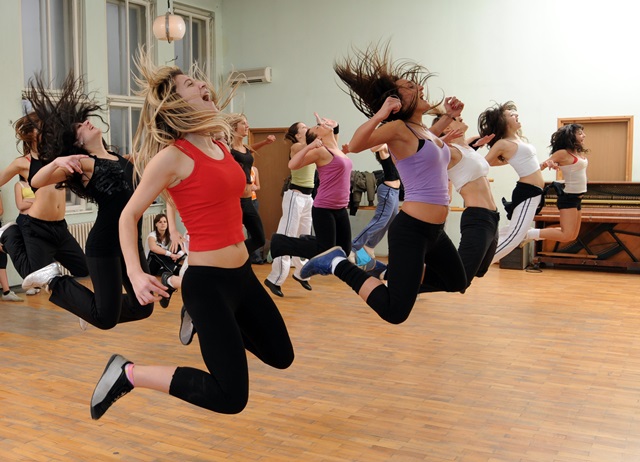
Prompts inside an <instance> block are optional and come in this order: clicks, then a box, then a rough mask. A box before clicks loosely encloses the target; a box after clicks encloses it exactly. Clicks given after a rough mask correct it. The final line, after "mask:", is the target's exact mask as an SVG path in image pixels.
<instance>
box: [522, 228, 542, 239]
mask: <svg viewBox="0 0 640 462" xmlns="http://www.w3.org/2000/svg"><path fill="white" fill-rule="evenodd" d="M531 239H533V240H536V241H539V240H541V239H542V238H541V237H540V228H531V229H529V230H528V231H527V236H526V237H525V240H531Z"/></svg>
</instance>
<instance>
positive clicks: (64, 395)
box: [0, 265, 640, 462]
mask: <svg viewBox="0 0 640 462" xmlns="http://www.w3.org/2000/svg"><path fill="white" fill-rule="evenodd" d="M254 269H255V271H256V273H257V274H258V277H259V278H260V279H261V280H263V279H264V278H265V277H266V275H267V274H268V271H269V266H267V265H265V266H254ZM312 285H313V291H312V292H307V291H305V290H303V289H302V288H301V287H300V286H299V285H298V284H297V283H296V282H295V281H293V279H289V280H288V281H287V283H286V284H285V285H284V287H283V290H284V292H285V298H283V299H277V300H276V301H277V303H278V306H279V307H280V309H281V311H282V313H283V316H284V318H285V320H286V322H287V325H288V327H289V331H290V334H291V337H292V340H293V342H294V346H295V349H296V360H295V362H294V364H293V366H292V367H291V368H289V369H288V370H284V371H280V370H275V369H271V368H269V367H267V366H265V365H264V364H262V363H260V362H259V361H258V360H256V358H255V357H253V356H251V355H249V367H250V378H251V394H250V401H249V405H248V406H247V408H246V409H245V411H244V412H242V413H241V414H239V415H233V416H228V415H220V414H215V413H212V412H208V411H205V410H202V409H199V408H196V407H195V406H192V405H190V404H187V403H184V402H181V401H179V400H177V399H175V398H173V397H171V396H168V395H164V394H162V393H158V392H154V391H151V390H142V389H136V390H134V391H133V392H132V393H130V394H129V395H127V396H126V397H124V398H123V399H121V400H120V401H118V402H117V403H116V404H115V405H114V406H113V407H112V408H111V409H110V410H109V412H107V414H106V415H105V416H104V417H103V418H102V419H101V420H99V421H92V420H91V418H90V415H89V399H90V397H91V393H92V391H93V387H94V385H95V382H96V380H97V379H98V377H99V376H100V374H101V372H102V369H103V367H104V365H105V363H106V361H107V359H108V358H109V356H110V355H111V354H112V353H114V352H118V353H121V354H123V355H124V356H126V357H128V358H129V359H131V360H134V361H136V362H137V363H139V364H165V365H190V366H195V367H202V359H201V357H200V354H199V350H198V344H197V340H195V341H194V343H193V344H192V345H191V346H189V347H184V346H182V345H181V344H180V343H179V341H178V337H177V333H178V326H179V310H180V306H181V300H180V294H179V293H177V294H175V295H174V298H173V300H172V302H171V305H170V306H169V308H168V309H166V310H163V309H161V308H160V307H158V308H157V309H156V311H155V312H154V314H153V315H152V316H151V318H149V319H147V320H144V321H141V322H137V323H129V324H124V325H119V326H117V327H116V328H115V329H113V330H110V331H100V330H98V329H95V328H93V327H89V329H88V330H87V331H85V332H83V331H81V330H80V328H79V327H78V322H77V318H75V317H74V316H72V315H70V314H69V313H67V312H65V311H63V310H61V309H59V308H57V307H54V306H53V305H52V304H50V303H49V302H48V301H47V298H46V295H44V294H40V295H37V296H34V297H28V298H27V301H26V302H24V303H6V302H0V365H1V368H0V461H47V462H48V461H112V460H114V461H115V460H121V461H367V462H368V461H438V462H440V461H473V462H475V461H483V462H484V461H487V462H488V461H491V462H507V461H508V462H513V461H522V462H531V461H544V462H549V461H556V462H577V461H598V462H617V461H639V460H640V309H639V303H638V296H637V294H638V288H639V287H640V279H639V276H638V275H627V274H610V273H596V272H578V271H569V270H552V269H545V270H544V271H543V272H542V273H527V272H525V271H516V270H504V269H499V268H498V267H497V266H494V267H493V268H492V269H491V270H490V271H489V273H488V274H487V276H486V277H485V278H483V279H479V280H476V281H475V282H474V284H473V286H472V287H471V288H470V289H469V290H468V291H467V293H466V294H465V295H461V294H430V295H428V296H424V295H423V296H422V297H421V299H420V300H419V301H418V302H417V304H416V306H415V308H414V310H413V313H412V314H411V316H410V318H409V320H408V321H407V322H406V323H404V324H402V325H398V326H395V325H390V324H386V323H384V322H383V321H381V320H380V319H379V318H378V317H377V316H376V315H375V314H374V313H373V312H372V311H371V310H369V309H368V308H367V307H366V306H365V305H364V303H363V302H361V301H360V299H359V298H358V297H357V296H356V295H355V294H354V293H352V292H351V290H350V289H348V288H347V287H346V286H344V285H343V284H342V283H341V282H339V281H338V280H337V279H335V278H333V277H324V278H323V277H316V278H314V279H313V280H312ZM212 308H215V300H212ZM196 339H197V337H196Z"/></svg>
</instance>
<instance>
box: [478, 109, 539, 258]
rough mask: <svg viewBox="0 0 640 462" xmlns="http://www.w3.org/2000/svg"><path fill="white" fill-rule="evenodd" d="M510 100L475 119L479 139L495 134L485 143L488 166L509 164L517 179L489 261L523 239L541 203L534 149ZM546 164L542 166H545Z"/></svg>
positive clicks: (509, 250)
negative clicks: (525, 135) (476, 120)
mask: <svg viewBox="0 0 640 462" xmlns="http://www.w3.org/2000/svg"><path fill="white" fill-rule="evenodd" d="M516 111H517V108H516V106H515V104H514V103H513V102H512V101H507V102H506V103H504V104H501V105H497V106H494V107H491V108H489V109H487V110H485V111H484V112H483V113H482V114H480V117H479V118H478V129H479V131H480V136H487V135H491V134H493V135H495V137H494V138H493V139H492V140H491V141H489V147H490V149H489V153H488V154H487V156H486V159H487V162H489V165H491V166H500V165H506V164H509V165H511V166H512V167H513V169H514V170H515V171H516V173H517V174H518V176H519V179H518V183H517V184H516V187H515V189H514V190H513V193H512V201H511V204H505V205H506V206H507V207H505V208H506V209H507V218H508V219H509V220H510V221H509V225H508V226H505V227H502V228H500V239H499V241H498V248H497V249H496V254H495V256H494V258H493V261H494V262H497V261H499V260H500V259H502V258H503V257H504V256H506V255H508V254H509V253H510V252H511V251H512V250H513V249H515V248H516V247H517V246H518V245H520V243H521V242H522V241H523V240H524V239H525V237H526V235H527V231H528V230H529V228H531V224H532V223H533V217H534V216H535V215H536V212H537V209H538V207H539V206H540V203H541V200H542V188H543V187H544V179H543V178H542V172H541V170H540V163H539V162H538V158H537V156H536V150H535V148H534V147H533V146H532V145H531V144H529V143H527V142H526V138H524V137H523V136H522V132H521V128H522V124H521V123H520V121H519V119H518V113H517V112H516ZM545 165H546V164H545Z"/></svg>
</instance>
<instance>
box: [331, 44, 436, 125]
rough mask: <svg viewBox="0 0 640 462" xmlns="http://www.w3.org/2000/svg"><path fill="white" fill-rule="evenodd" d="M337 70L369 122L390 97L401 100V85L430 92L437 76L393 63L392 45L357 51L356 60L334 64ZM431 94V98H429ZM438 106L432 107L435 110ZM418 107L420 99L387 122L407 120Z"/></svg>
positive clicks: (414, 66)
mask: <svg viewBox="0 0 640 462" xmlns="http://www.w3.org/2000/svg"><path fill="white" fill-rule="evenodd" d="M333 70H334V71H335V72H336V74H338V77H340V80H342V82H343V83H344V84H345V85H346V86H347V88H346V90H345V93H347V94H349V96H351V100H352V101H353V104H354V105H355V106H356V108H357V109H358V110H359V111H360V112H362V113H363V114H364V115H366V116H367V117H368V118H371V117H373V115H374V114H375V113H376V112H378V111H379V110H380V108H381V107H382V105H383V104H384V102H385V100H386V99H387V98H388V97H389V96H394V97H396V98H398V99H400V93H399V91H398V84H397V81H398V80H399V79H406V80H409V81H411V82H414V83H416V84H419V85H422V86H424V87H425V88H426V82H427V79H429V78H430V77H432V76H433V74H432V73H431V72H429V71H428V70H427V69H426V68H425V67H424V66H421V65H419V64H417V63H414V62H411V61H393V60H392V58H391V53H390V51H389V43H386V44H381V43H378V44H372V45H369V46H368V47H367V48H366V49H365V50H360V49H358V48H355V47H354V48H353V56H351V57H348V58H345V59H344V61H343V62H337V61H336V62H334V64H333ZM428 94H429V93H428V91H427V96H428ZM440 103H442V100H441V101H440V102H438V103H434V104H431V106H432V107H436V106H438V105H439V104H440ZM417 104H418V96H417V94H416V96H415V98H414V99H413V100H412V101H411V102H410V103H409V105H408V106H406V107H404V106H403V107H402V108H401V109H400V110H399V111H398V112H396V113H394V114H390V115H389V117H387V119H386V120H385V122H389V121H392V120H407V119H409V117H411V115H412V114H413V112H414V110H415V108H416V105H417Z"/></svg>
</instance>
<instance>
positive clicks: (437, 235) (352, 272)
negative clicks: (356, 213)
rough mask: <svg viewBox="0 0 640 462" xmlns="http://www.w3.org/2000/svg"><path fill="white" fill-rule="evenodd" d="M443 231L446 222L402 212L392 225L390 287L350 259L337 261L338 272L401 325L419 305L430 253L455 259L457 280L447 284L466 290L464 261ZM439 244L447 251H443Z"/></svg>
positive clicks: (388, 318)
mask: <svg viewBox="0 0 640 462" xmlns="http://www.w3.org/2000/svg"><path fill="white" fill-rule="evenodd" d="M441 234H444V231H443V225H433V224H429V223H424V222H421V221H420V220H417V219H415V218H413V217H410V216H409V215H407V214H405V213H403V212H400V214H398V216H397V217H396V219H395V220H394V221H393V223H391V226H390V228H389V265H388V267H387V286H385V285H384V284H382V282H381V281H379V280H376V279H375V278H373V277H369V275H368V274H367V273H366V272H365V271H363V270H362V269H360V268H358V267H357V266H355V265H354V264H353V263H351V262H349V261H348V260H346V259H345V260H342V261H341V262H340V263H338V264H337V266H336V268H335V271H334V274H335V275H336V276H338V277H339V278H340V279H341V280H343V281H345V282H346V283H347V284H348V285H349V286H350V287H351V288H352V289H353V290H354V291H355V292H356V293H358V294H359V295H360V296H361V297H362V298H363V299H365V301H366V302H367V304H368V305H369V306H370V307H371V308H372V309H373V310H374V311H375V312H376V313H377V314H378V316H380V317H381V318H382V319H384V320H385V321H387V322H389V323H392V324H400V323H402V322H404V321H405V320H406V319H407V318H408V317H409V314H410V313H411V310H412V308H413V305H414V304H415V301H416V298H417V296H418V291H419V290H420V285H421V283H422V280H423V273H424V267H425V258H427V255H428V253H429V257H432V256H438V255H439V254H442V255H444V256H445V257H446V258H448V259H453V262H454V264H452V265H451V267H450V268H448V269H447V274H452V275H453V276H455V278H453V279H455V280H452V281H449V282H448V283H447V286H448V287H450V288H452V289H456V288H458V287H459V286H460V285H462V287H461V288H459V289H458V290H463V289H464V283H465V282H466V277H465V275H464V267H463V266H462V262H461V261H460V258H459V257H458V254H457V251H456V250H455V247H453V244H451V241H450V240H449V239H448V237H446V234H444V238H443V237H442V236H441ZM447 244H451V246H449V245H447ZM438 245H440V246H442V247H444V250H443V251H440V250H439V249H438V248H437V246H438ZM452 251H453V253H452ZM454 257H455V258H454ZM458 273H459V274H458ZM460 281H462V282H460Z"/></svg>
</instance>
